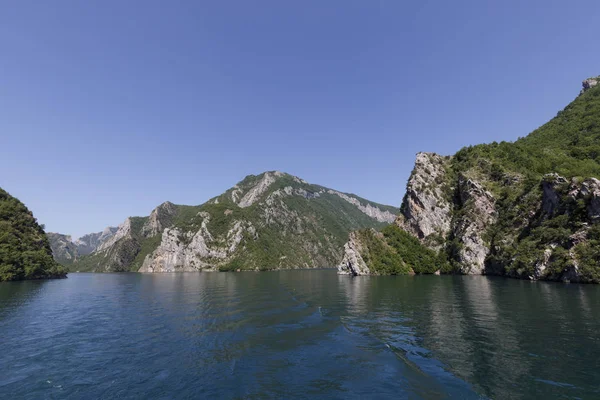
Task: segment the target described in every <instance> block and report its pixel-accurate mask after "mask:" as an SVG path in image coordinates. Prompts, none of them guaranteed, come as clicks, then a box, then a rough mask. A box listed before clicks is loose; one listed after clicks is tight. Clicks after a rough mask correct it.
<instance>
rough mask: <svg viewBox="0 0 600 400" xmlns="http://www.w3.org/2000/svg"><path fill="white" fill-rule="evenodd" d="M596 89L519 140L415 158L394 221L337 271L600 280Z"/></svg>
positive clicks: (367, 234) (593, 81)
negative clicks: (449, 155)
mask: <svg viewBox="0 0 600 400" xmlns="http://www.w3.org/2000/svg"><path fill="white" fill-rule="evenodd" d="M599 82H600V77H598V78H590V79H586V80H585V81H584V82H583V90H582V91H581V93H580V94H579V96H578V97H577V98H576V99H575V100H574V101H573V102H571V103H570V104H569V105H568V106H567V107H565V108H564V109H563V110H562V111H560V112H559V113H558V114H557V116H556V117H555V118H553V119H552V120H551V121H549V122H548V123H546V124H545V125H543V126H541V127H540V128H538V129H536V130H535V131H534V132H532V133H531V134H529V135H528V136H527V137H524V138H520V139H519V140H517V141H515V142H501V143H496V142H494V143H490V144H483V145H477V146H469V147H465V148H463V149H461V150H460V151H458V152H457V153H456V154H455V155H454V156H451V157H444V156H439V155H437V154H433V153H419V154H417V159H416V162H415V167H414V169H413V171H412V174H411V176H410V178H409V180H408V183H407V187H406V195H405V197H404V199H403V201H402V206H401V209H400V214H399V216H398V218H397V219H396V221H395V223H394V224H393V225H391V226H389V227H387V228H385V229H384V230H382V231H381V232H377V231H372V230H366V231H365V230H363V231H359V232H354V233H353V234H352V235H351V237H350V240H349V242H348V243H346V245H345V251H344V254H345V255H344V259H343V261H342V263H341V265H340V266H339V270H340V272H341V273H350V274H393V273H431V272H436V273H459V274H490V275H503V276H509V277H514V278H522V279H531V280H537V279H544V280H557V281H571V282H594V283H600V246H599V245H600V224H598V221H599V220H600V181H599V180H598V179H597V177H600V85H598V83H599ZM415 239H416V240H417V241H415Z"/></svg>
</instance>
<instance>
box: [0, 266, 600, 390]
mask: <svg viewBox="0 0 600 400" xmlns="http://www.w3.org/2000/svg"><path fill="white" fill-rule="evenodd" d="M599 317H600V288H599V287H597V286H592V285H563V284H551V283H543V282H537V283H532V282H525V281H517V280H509V279H500V278H486V277H468V276H465V277H460V276H442V277H438V276H422V277H354V278H353V277H350V276H338V275H336V274H335V272H334V271H329V270H322V271H281V272H264V273H262V272H261V273H256V272H247V273H179V274H155V275H152V274H72V275H71V276H70V278H69V279H67V280H59V281H48V282H17V283H7V284H0V337H1V338H2V349H3V355H2V362H0V397H1V398H32V399H34V398H102V397H103V398H140V397H142V398H173V397H183V398H185V397H186V396H187V397H193V398H198V397H220V398H265V397H267V398H292V397H293V398H313V397H315V396H316V397H325V398H344V399H347V398H364V397H369V398H373V397H375V398H377V397H379V398H403V397H408V398H427V399H438V398H439V399H442V398H460V399H462V398H480V397H483V398H485V397H489V398H523V399H526V398H533V397H536V398H598V397H600V392H599V382H600V368H598V366H599V365H598V361H597V360H598V359H600V358H599V356H600V338H599V334H598V332H600V329H599V328H600V318H599Z"/></svg>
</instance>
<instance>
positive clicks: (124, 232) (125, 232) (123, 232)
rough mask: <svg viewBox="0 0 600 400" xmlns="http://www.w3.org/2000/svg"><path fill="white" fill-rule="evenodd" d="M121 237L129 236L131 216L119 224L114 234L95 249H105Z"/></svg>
mask: <svg viewBox="0 0 600 400" xmlns="http://www.w3.org/2000/svg"><path fill="white" fill-rule="evenodd" d="M123 238H131V218H127V219H126V220H125V221H124V222H123V223H122V224H121V225H119V227H118V228H117V231H116V232H115V234H114V235H112V236H111V237H110V238H109V239H108V240H106V241H105V242H104V243H102V244H101V245H100V246H98V248H97V249H96V251H104V250H107V249H109V248H110V247H112V246H114V244H115V243H117V242H118V241H119V240H121V239H123Z"/></svg>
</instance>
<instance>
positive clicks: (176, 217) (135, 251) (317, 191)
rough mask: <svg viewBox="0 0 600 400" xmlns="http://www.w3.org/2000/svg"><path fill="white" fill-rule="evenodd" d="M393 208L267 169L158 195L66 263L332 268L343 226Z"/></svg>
mask: <svg viewBox="0 0 600 400" xmlns="http://www.w3.org/2000/svg"><path fill="white" fill-rule="evenodd" d="M397 212H398V209H397V208H395V207H391V206H385V205H381V204H378V203H374V202H371V201H368V200H366V199H363V198H360V197H358V196H355V195H352V194H347V193H342V192H339V191H336V190H333V189H329V188H326V187H323V186H319V185H312V184H310V183H308V182H306V181H304V180H302V179H300V178H298V177H295V176H292V175H289V174H286V173H283V172H279V171H268V172H264V173H262V174H260V175H249V176H247V177H246V178H244V179H243V180H242V181H240V182H239V183H238V184H236V185H235V186H234V187H232V188H231V189H229V190H227V191H226V192H225V193H223V194H221V195H219V196H217V197H214V198H212V199H210V200H209V201H208V202H206V203H204V204H202V205H199V206H185V205H176V204H173V203H171V202H165V203H163V204H161V205H159V206H158V207H156V208H155V209H154V210H153V211H152V212H151V213H150V215H149V216H147V217H130V218H127V219H126V220H125V221H124V222H123V223H122V224H121V225H119V227H118V229H116V230H115V231H114V232H113V231H111V234H110V235H105V236H104V237H103V238H102V240H98V241H96V242H94V244H95V248H94V250H93V251H92V252H91V253H90V254H88V255H83V254H82V253H81V252H78V254H77V256H76V257H75V258H76V260H77V261H76V262H74V263H72V265H70V268H71V269H72V270H78V271H98V272H104V271H141V272H173V271H200V270H222V271H223V270H238V269H239V270H244V269H252V270H265V269H279V268H313V267H332V266H335V265H336V264H337V263H338V262H339V260H340V258H341V256H342V251H341V246H342V245H343V243H344V242H345V241H346V240H347V238H348V233H349V232H350V231H352V230H354V229H361V228H368V227H374V228H378V227H383V226H385V225H386V224H388V223H390V222H392V221H394V219H395V218H396V214H397ZM63 236H64V235H63ZM82 239H83V238H82ZM55 243H56V246H54V247H53V248H54V250H55V257H57V258H59V259H65V257H63V256H62V255H59V253H60V254H62V253H61V252H62V249H64V248H70V247H69V245H68V243H67V245H65V246H63V245H62V244H63V243H65V241H64V240H62V241H55ZM73 245H76V243H73ZM71 247H72V246H71ZM71 259H72V258H71ZM67 264H68V263H67Z"/></svg>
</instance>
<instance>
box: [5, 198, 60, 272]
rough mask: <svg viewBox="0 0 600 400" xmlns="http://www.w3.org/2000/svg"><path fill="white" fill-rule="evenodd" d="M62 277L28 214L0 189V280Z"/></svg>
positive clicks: (16, 201) (44, 236)
mask: <svg viewBox="0 0 600 400" xmlns="http://www.w3.org/2000/svg"><path fill="white" fill-rule="evenodd" d="M65 276H66V270H65V269H64V268H63V267H62V266H60V265H58V264H57V263H56V262H55V261H54V259H53V258H52V251H51V250H50V244H49V242H48V238H47V237H46V234H45V233H44V230H43V229H42V227H41V226H40V225H39V224H38V223H37V221H36V219H35V218H34V217H33V214H32V213H31V211H29V210H28V209H27V207H25V205H24V204H23V203H21V202H20V201H19V200H18V199H16V198H14V197H12V196H11V195H9V194H8V193H7V192H5V191H4V190H2V189H0V281H12V280H21V279H43V278H59V277H65Z"/></svg>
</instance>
